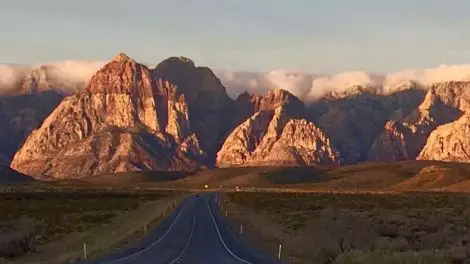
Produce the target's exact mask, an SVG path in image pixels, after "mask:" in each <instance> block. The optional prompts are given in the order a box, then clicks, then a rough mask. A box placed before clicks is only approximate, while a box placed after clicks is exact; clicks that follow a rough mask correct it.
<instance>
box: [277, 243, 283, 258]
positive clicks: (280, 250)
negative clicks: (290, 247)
mask: <svg viewBox="0 0 470 264" xmlns="http://www.w3.org/2000/svg"><path fill="white" fill-rule="evenodd" d="M281 252H282V244H280V243H279V249H278V251H277V259H281Z"/></svg>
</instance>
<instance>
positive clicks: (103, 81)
mask: <svg viewBox="0 0 470 264" xmlns="http://www.w3.org/2000/svg"><path fill="white" fill-rule="evenodd" d="M152 87H153V80H152V77H151V74H150V70H149V69H148V68H147V66H145V65H143V64H140V63H137V62H136V61H135V60H133V59H131V58H130V57H129V56H127V55H126V54H124V53H119V54H118V55H116V56H115V57H114V58H113V59H112V60H111V61H110V62H108V63H106V64H105V65H104V66H103V67H102V68H101V69H100V70H99V71H98V72H96V73H95V74H94V75H93V77H92V78H91V79H90V81H89V82H88V84H87V85H86V86H85V88H84V91H86V92H91V93H107V94H110V93H117V94H137V95H138V96H139V97H142V96H144V97H148V96H151V94H152Z"/></svg>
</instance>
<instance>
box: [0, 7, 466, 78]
mask: <svg viewBox="0 0 470 264" xmlns="http://www.w3.org/2000/svg"><path fill="white" fill-rule="evenodd" d="M469 10H470V1H469V0H0V32H1V33H2V34H1V36H0V61H2V62H10V63H41V62H47V61H57V60H64V59H98V60H106V59H110V58H111V57H112V56H113V55H114V54H116V53H118V52H120V51H123V52H125V53H127V54H128V55H130V56H131V57H134V58H136V59H137V60H138V61H142V62H145V63H150V64H156V63H157V62H158V61H160V60H162V59H164V58H166V57H169V56H173V55H178V56H179V55H183V56H187V57H190V58H192V59H193V60H194V61H195V62H196V64H199V65H208V66H210V67H212V68H217V69H233V70H256V71H268V70H272V69H295V70H302V71H307V72H317V73H319V72H322V73H323V72H339V71H344V70H368V71H375V72H383V71H395V70H399V69H408V68H421V67H434V66H438V65H440V64H461V63H470V16H469V15H468V12H469Z"/></svg>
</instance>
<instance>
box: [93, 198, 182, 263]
mask: <svg viewBox="0 0 470 264" xmlns="http://www.w3.org/2000/svg"><path fill="white" fill-rule="evenodd" d="M187 204H188V202H186V203H185V204H184V205H183V208H181V209H180V211H179V213H178V215H177V216H176V218H175V219H174V220H173V223H171V225H170V226H169V227H168V229H167V230H166V231H165V233H163V235H162V236H161V237H160V238H159V239H158V240H157V241H155V242H153V243H152V244H150V245H149V246H147V247H146V248H144V249H142V250H139V251H137V252H134V253H133V254H130V255H127V256H125V257H122V258H120V259H115V260H111V261H107V262H101V263H100V264H111V263H118V262H120V261H124V260H128V259H130V258H132V257H135V256H138V255H140V254H142V253H144V252H145V251H147V250H149V249H151V248H152V247H154V246H155V245H157V244H158V243H160V241H161V240H162V239H164V238H165V237H166V236H167V235H168V234H169V233H170V231H171V230H172V229H173V227H174V225H175V224H176V222H177V221H178V219H179V218H180V216H181V215H182V213H183V211H184V210H185V209H186V207H187Z"/></svg>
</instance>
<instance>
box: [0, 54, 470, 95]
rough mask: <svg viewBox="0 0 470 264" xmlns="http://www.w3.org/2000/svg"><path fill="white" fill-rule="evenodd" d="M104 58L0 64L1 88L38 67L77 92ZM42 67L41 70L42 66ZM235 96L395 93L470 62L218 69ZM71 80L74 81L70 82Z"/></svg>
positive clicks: (467, 70)
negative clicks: (357, 89) (333, 70)
mask: <svg viewBox="0 0 470 264" xmlns="http://www.w3.org/2000/svg"><path fill="white" fill-rule="evenodd" d="M104 63H105V62H104V61H61V62H53V63H47V64H44V65H36V66H22V65H6V64H3V65H2V64H0V92H2V91H5V90H7V89H10V88H11V87H12V85H13V84H15V83H17V82H18V81H19V80H22V79H24V78H27V76H28V75H31V73H32V72H34V70H36V75H37V74H38V71H39V73H40V74H39V75H40V76H41V78H44V79H46V80H54V83H60V84H62V85H61V86H62V87H57V88H58V89H62V91H63V92H65V93H73V92H74V90H73V89H76V88H77V86H76V85H75V84H77V83H86V82H87V81H88V80H89V79H90V78H91V77H92V76H93V74H94V73H95V72H96V71H97V70H99V68H101V67H102V66H103V65H104ZM38 69H39V70H38ZM215 73H216V75H217V76H218V77H219V78H220V79H221V81H222V83H223V84H224V85H225V86H226V88H227V92H228V93H229V95H230V96H231V97H232V98H236V97H237V96H238V95H239V94H240V93H242V92H244V91H248V92H250V93H257V94H264V93H266V92H267V91H269V90H271V89H274V88H280V89H285V90H288V91H290V92H291V93H293V94H294V95H296V96H298V97H299V98H301V99H302V100H304V101H306V102H311V101H313V100H315V99H317V98H319V97H321V96H323V95H325V94H326V93H330V92H341V91H344V90H346V89H348V88H350V87H352V86H366V87H373V88H374V89H376V90H377V92H379V93H386V94H388V93H391V92H393V91H396V90H397V89H400V87H401V86H402V84H403V83H408V82H415V83H417V84H418V85H420V86H422V87H423V88H425V87H427V86H429V85H431V84H433V83H438V82H447V81H462V80H470V65H450V66H449V65H441V66H439V67H437V68H430V69H415V70H407V71H401V72H395V73H389V74H375V73H370V72H362V71H355V72H344V73H339V74H333V75H314V74H308V73H298V72H289V71H282V70H279V71H272V72H269V73H253V72H233V71H215ZM69 84H70V85H69Z"/></svg>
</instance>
